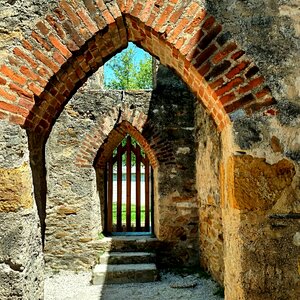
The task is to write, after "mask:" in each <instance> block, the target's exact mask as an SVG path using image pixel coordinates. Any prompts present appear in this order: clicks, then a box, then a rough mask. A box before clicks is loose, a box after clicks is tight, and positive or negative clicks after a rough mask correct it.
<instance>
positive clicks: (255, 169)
mask: <svg viewBox="0 0 300 300" xmlns="http://www.w3.org/2000/svg"><path fill="white" fill-rule="evenodd" d="M228 174H231V176H232V177H231V178H229V182H228V188H229V193H228V195H229V203H230V206H231V207H233V208H236V209H240V210H268V209H271V208H272V207H273V206H274V205H275V203H276V202H277V201H278V199H279V198H280V196H281V194H282V192H283V191H284V189H285V188H286V187H288V186H289V185H290V184H291V182H292V180H293V177H294V175H295V167H294V165H293V164H292V163H291V162H290V161H289V160H287V159H282V160H280V161H279V162H278V163H276V164H273V165H270V164H268V163H266V161H265V159H263V158H256V157H252V156H250V155H244V156H233V157H231V160H230V163H229V169H228Z"/></svg>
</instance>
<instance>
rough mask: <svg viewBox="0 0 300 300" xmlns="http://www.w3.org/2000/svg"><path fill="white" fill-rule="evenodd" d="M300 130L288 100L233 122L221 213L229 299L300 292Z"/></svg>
mask: <svg viewBox="0 0 300 300" xmlns="http://www.w3.org/2000/svg"><path fill="white" fill-rule="evenodd" d="M299 127H300V107H299V106H297V104H291V103H288V102H286V101H283V102H281V103H278V104H277V105H274V106H273V107H271V108H269V109H268V110H266V111H263V112H261V113H257V114H255V115H253V116H251V117H247V118H245V117H244V118H242V117H237V119H235V121H234V124H233V128H234V135H233V138H234V140H235V149H234V153H235V155H233V156H232V155H230V157H229V158H228V160H226V159H225V160H224V162H225V168H226V169H225V172H224V174H227V178H225V182H224V190H226V191H227V193H226V197H227V198H225V199H224V200H223V203H224V206H223V208H224V209H223V213H222V215H223V224H224V223H225V224H226V226H225V227H224V228H226V230H225V232H224V237H225V238H224V246H225V247H224V249H226V251H225V257H224V260H225V286H226V287H228V290H227V295H231V296H232V298H233V299H239V298H245V299H266V298H268V299H294V298H297V297H298V295H299V293H300V290H299V274H300V273H299V253H300V251H299V243H298V242H297V236H298V234H299V231H300V222H299V218H300V215H299V213H300V202H299V199H300V198H299V197H300V188H299V187H300V184H299V180H300V179H299V178H300V177H299V174H300V173H299V150H300V140H299ZM223 138H225V139H230V137H229V136H225V135H224V136H223ZM231 151H232V150H231ZM225 157H226V156H225ZM226 161H227V163H226ZM226 166H227V167H226ZM230 174H231V175H230ZM225 177H226V176H225ZM232 248H234V249H236V251H235V253H233V252H230V251H229V249H232ZM232 270H235V271H236V270H240V273H239V275H238V274H237V273H235V274H234V272H235V271H234V272H233V271H232ZM242 270H244V271H242ZM229 287H230V288H229ZM229 299H230V298H229Z"/></svg>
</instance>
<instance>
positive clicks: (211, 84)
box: [209, 78, 224, 90]
mask: <svg viewBox="0 0 300 300" xmlns="http://www.w3.org/2000/svg"><path fill="white" fill-rule="evenodd" d="M222 84H224V79H223V78H219V79H217V80H216V81H214V82H212V83H210V84H209V86H210V87H211V88H212V89H213V90H214V89H215V88H218V87H220V86H221V85H222Z"/></svg>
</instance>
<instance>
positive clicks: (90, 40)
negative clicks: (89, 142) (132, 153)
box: [0, 0, 300, 300]
mask: <svg viewBox="0 0 300 300" xmlns="http://www.w3.org/2000/svg"><path fill="white" fill-rule="evenodd" d="M171 2H172V3H171ZM63 3H64V4H63ZM66 3H69V4H70V5H68V4H66ZM87 3H91V2H90V1H57V0H53V1H44V0H38V1H33V0H24V1H21V0H16V1H10V0H7V1H1V3H0V27H1V36H0V58H1V78H0V89H1V93H0V97H1V101H0V109H1V111H0V119H1V120H6V121H7V123H5V124H4V123H3V130H2V131H1V137H2V135H3V136H4V134H2V133H3V132H5V131H4V130H6V129H7V130H8V131H9V132H10V131H12V132H14V130H15V128H16V127H14V128H13V127H11V126H10V125H8V123H14V124H21V125H22V126H24V127H26V128H28V129H30V130H31V131H35V130H36V131H37V132H39V131H43V130H44V131H46V130H47V129H49V128H50V127H51V125H52V121H54V120H55V119H56V117H57V115H58V113H59V112H60V111H61V110H62V109H63V107H64V105H65V104H66V102H67V101H68V100H69V98H70V95H72V94H74V93H75V92H76V90H77V89H78V87H79V86H80V85H82V84H83V82H84V81H85V80H86V78H87V77H88V76H89V75H90V74H91V73H92V72H93V71H95V69H96V67H97V66H98V65H99V64H100V63H99V61H102V58H104V60H106V59H109V57H110V56H111V55H113V54H115V53H116V52H117V51H118V50H120V49H121V48H122V47H123V46H125V44H126V43H127V40H128V37H129V39H130V40H134V41H136V42H137V43H139V44H141V45H142V46H143V47H145V49H147V50H148V51H150V52H151V53H153V54H155V55H156V56H157V57H160V58H161V60H162V61H163V62H164V63H165V64H167V65H171V66H173V67H174V68H175V69H176V70H177V72H178V73H179V74H181V76H182V78H184V79H185V80H186V82H188V83H189V85H190V88H191V89H192V90H193V91H194V92H195V94H197V97H198V100H199V101H202V102H203V103H204V105H205V106H206V107H207V110H208V111H209V112H210V113H211V115H212V117H213V118H214V121H215V122H216V123H217V125H218V129H219V130H220V131H222V130H223V131H222V134H221V138H222V162H221V166H222V167H221V170H224V173H223V175H222V176H221V179H222V182H221V186H222V193H221V199H222V201H221V203H222V204H223V206H222V223H223V231H224V232H223V234H224V265H225V272H224V278H225V279H224V282H225V290H226V298H227V299H251V300H253V299H261V298H263V299H265V298H271V297H273V298H274V299H276V298H283V299H295V298H297V297H298V294H299V290H298V287H299V241H298V238H297V237H298V236H299V232H300V229H299V223H298V220H299V212H300V209H299V147H300V146H299V145H300V142H299V133H298V131H299V98H300V97H299V72H298V70H299V45H298V44H299V43H298V40H299V4H298V1H297V0H289V1H282V0H264V1H260V0H247V1H240V0H224V1H216V0H208V1H200V0H199V1H198V0H191V1H189V0H187V1H178V2H176V1H159V2H158V1H157V2H155V3H154V1H153V2H149V3H148V2H147V7H148V8H149V6H148V5H150V7H152V8H153V10H152V12H153V14H151V15H150V14H149V13H147V9H138V7H144V6H143V4H146V2H145V1H138V0H135V1H132V2H131V1H130V2H127V3H132V4H134V5H132V7H131V8H130V7H129V6H124V3H125V2H123V1H109V2H105V3H106V4H107V7H106V9H105V10H103V11H102V10H100V9H99V7H96V8H95V7H93V6H90V5H88V4H87ZM97 3H100V1H97ZM117 3H118V4H120V11H121V12H120V11H119V10H118V9H119V8H118V7H117V6H116V4H117ZM175 3H176V4H175ZM169 4H171V5H173V4H175V6H173V7H172V8H174V10H173V11H172V13H169V14H168V13H167V12H168V10H170V7H169ZM185 4H186V5H187V6H185ZM198 4H199V5H198ZM154 5H155V7H154ZM55 7H57V8H58V10H54V8H55ZM70 9H71V12H72V11H74V13H78V14H82V13H84V14H86V15H87V16H88V17H89V20H91V22H90V23H89V25H90V26H88V27H89V28H87V25H86V24H85V23H84V20H82V18H80V17H79V15H78V16H76V15H75V17H74V15H73V18H70V17H69V14H68V13H67V12H66V11H69V12H70ZM93 9H96V13H94V12H95V10H94V12H93ZM191 11H194V12H195V11H197V14H196V13H195V14H191ZM103 12H105V13H106V16H109V20H112V23H111V24H112V25H111V26H106V25H107V24H105V25H103V26H106V27H105V30H102V27H101V26H102V25H99V24H101V23H97V17H98V16H101V17H102V16H105V14H104V13H103ZM115 13H116V14H115ZM118 13H119V14H118ZM139 13H141V15H139ZM133 15H134V17H133ZM212 15H213V16H214V17H215V18H216V21H217V23H216V22H215V20H214V18H213V17H212ZM150 16H151V19H152V21H151V22H150V23H151V24H152V25H150V26H148V27H147V26H145V25H144V23H145V22H146V18H148V17H150ZM38 21H39V22H38ZM98 21H99V19H98ZM120 21H121V22H120ZM136 21H137V22H136ZM37 22H38V24H39V26H40V28H43V29H44V31H43V30H42V31H43V32H45V28H44V27H43V26H45V27H46V29H47V28H48V30H49V32H50V34H49V32H47V30H46V32H47V33H46V34H44V33H42V32H41V31H40V29H39V28H38V26H35V24H36V23H37ZM117 22H119V23H118V25H120V27H119V26H118V25H117V26H116V24H117ZM96 23H97V24H96ZM220 23H221V24H222V27H220ZM70 24H71V27H70ZM76 24H77V25H76ZM68 25H69V26H68ZM169 25H171V27H169ZM94 26H95V27H94ZM97 26H100V27H101V28H99V27H97ZM199 27H200V28H199ZM95 28H96V29H95ZM107 28H108V29H109V30H110V32H107V31H106V29H107ZM116 28H118V29H120V31H119V32H118V31H117V30H116V31H113V29H116ZM98 29H99V32H98V33H95V32H96V31H97V30H98ZM111 29H112V30H111ZM199 29H200V30H199ZM77 31H78V33H80V35H79V34H77ZM127 33H128V36H127ZM50 37H51V38H50ZM53 37H54V39H53ZM102 37H103V39H102ZM112 37H113V39H112ZM51 40H52V41H51ZM57 40H58V41H59V42H60V43H61V44H57V43H56V46H58V45H60V46H58V47H56V46H55V45H53V43H52V42H53V41H56V42H57ZM111 40H113V44H114V45H111V43H110V41H111ZM99 41H100V42H99ZM76 43H78V44H76ZM105 43H106V44H105ZM104 44H105V47H102V45H104ZM95 45H97V47H95ZM186 45H189V47H196V46H199V47H198V48H197V51H195V53H196V54H197V59H194V60H193V61H192V62H190V59H191V56H189V57H188V56H187V53H186V51H189V50H191V49H190V48H188V49H187V50H186ZM77 46H78V47H77ZM15 47H18V48H15ZM76 47H77V48H76ZM108 48H109V50H107V49H108ZM47 49H48V50H47ZM95 49H98V50H99V49H100V50H99V52H97V51H95ZM61 51H62V52H61ZM68 51H69V52H68ZM63 53H64V54H65V55H66V56H70V57H68V58H66V57H64V56H63ZM92 53H93V55H94V54H95V55H94V56H93V55H92ZM187 58H188V59H187ZM202 58H203V59H205V64H204V63H203V62H204V61H203V60H202ZM227 58H228V59H229V61H228V59H227ZM78 62H80V64H81V65H79V63H78ZM248 62H250V65H249V64H248ZM202 63H203V66H202V67H201V68H198V66H199V65H200V66H201V64H202ZM245 66H246V69H245ZM258 67H259V68H258ZM82 68H83V69H82ZM228 70H230V71H228ZM250 70H251V71H250ZM30 71H32V72H30ZM231 71H232V72H231ZM248 71H250V73H248ZM229 72H230V74H229ZM77 74H78V75H77ZM203 74H204V75H203ZM232 74H233V75H232ZM202 75H203V76H205V77H203V76H202ZM227 75H228V76H229V77H231V76H233V77H231V78H230V79H229V78H228V76H227ZM261 75H262V77H261ZM253 76H254V77H253ZM239 77H242V79H241V78H239ZM34 78H36V79H34ZM66 78H71V81H68V85H66V83H67V81H66ZM243 80H244V81H243ZM220 85H221V87H220ZM56 92H57V93H56ZM214 92H217V93H218V95H217V96H218V97H216V95H215V94H214ZM53 93H54V94H55V95H52V94H53ZM240 93H242V95H241V94H240ZM271 94H272V95H271ZM251 95H252V96H251ZM272 97H274V98H272ZM253 99H254V100H253ZM275 100H276V101H277V104H276V105H274V106H269V105H271V104H275ZM226 101H229V102H230V101H231V102H230V103H229V104H228V103H227V104H228V105H226ZM249 101H250V103H249ZM266 105H267V106H268V107H267V108H266V109H264V108H263V107H265V106H266ZM224 107H225V109H226V112H227V113H228V114H227V113H225V111H224ZM180 109H182V107H180ZM230 111H234V112H233V113H230ZM255 111H256V112H258V113H254V114H253V112H255ZM176 114H178V115H180V110H179V108H178V109H175V107H174V113H173V115H176ZM165 115H166V116H167V117H169V115H168V114H165ZM170 115H171V116H173V115H172V114H170ZM192 115H193V114H192ZM228 116H229V117H230V118H231V121H232V123H231V122H229V120H228ZM190 119H191V117H190ZM1 129H2V128H1ZM18 130H19V129H18ZM20 132H23V133H22V134H24V131H22V130H20ZM169 132H170V130H169ZM212 139H213V140H214V139H215V138H212ZM25 140H26V138H25V135H24V139H22V140H18V143H21V144H22V145H23V146H24V145H25V144H27V141H25ZM9 141H10V142H11V143H13V139H9ZM3 145H5V147H4V146H3V149H1V150H3V151H1V155H2V153H5V155H4V157H5V156H6V154H7V155H8V156H9V155H11V154H12V153H17V152H14V151H15V145H11V144H9V143H8V144H7V141H5V142H4V143H3ZM6 145H7V147H6ZM23 146H22V147H23ZM24 149H25V150H26V149H27V148H26V147H25V146H24ZM178 149H179V148H178ZM31 150H32V149H31ZM34 150H36V149H34ZM185 151H188V149H186V150H184V151H183V152H185ZM37 152H39V149H38V151H37ZM40 152H41V151H40ZM181 152H182V149H181ZM175 153H176V151H175ZM39 155H41V156H40V157H41V159H40V160H32V161H31V162H32V168H33V173H34V172H35V169H36V168H37V167H36V165H34V163H35V162H38V161H42V154H41V153H40V154H39ZM182 155H184V154H182ZM21 156H22V155H21ZM203 156H205V155H203ZM243 156H245V158H243ZM199 157H200V156H199ZM5 160H6V159H5ZM14 160H16V161H17V162H19V159H18V155H14V154H13V157H12V160H6V161H8V162H9V166H6V165H4V167H2V166H1V168H2V169H1V170H2V171H1V178H0V179H1V188H2V190H1V194H0V198H1V199H5V197H3V196H2V195H4V194H5V193H7V192H8V190H9V189H10V188H9V189H5V188H3V187H4V186H5V185H6V184H7V182H8V183H9V186H10V187H13V190H14V191H15V195H18V196H17V197H16V198H15V199H14V200H15V201H14V204H13V203H12V204H10V203H8V202H7V201H6V200H7V199H5V200H4V202H2V207H5V213H4V212H2V213H1V218H2V222H1V226H3V228H5V229H7V228H10V226H11V223H14V217H16V219H18V221H20V222H24V223H25V224H26V226H25V227H26V228H32V230H34V232H35V230H37V225H36V223H34V222H35V221H34V218H35V217H33V216H35V214H36V213H35V212H34V210H32V211H31V208H29V207H28V200H29V198H28V197H27V196H25V195H26V194H27V195H28V194H29V190H30V191H31V190H32V186H31V185H28V187H27V188H25V191H26V193H25V194H24V197H23V194H22V195H20V193H19V191H18V190H17V187H19V186H24V185H25V181H22V180H21V181H20V179H19V178H18V182H17V184H18V185H16V181H15V180H16V176H14V174H16V173H17V172H18V170H17V169H19V168H22V172H24V170H25V174H27V175H26V176H24V179H25V180H26V178H30V175H29V172H28V169H26V168H27V166H28V160H24V163H25V166H23V165H22V164H19V163H17V164H16V165H14V163H15V161H14ZM11 161H12V162H11ZM249 161H250V162H251V163H250V165H249V164H248V163H245V162H249ZM22 163H23V161H22ZM26 164H27V166H26ZM290 164H292V165H290ZM251 166H252V167H253V168H252V167H251ZM281 167H282V168H283V169H282V170H281ZM3 169H4V171H3ZM11 170H13V172H10V171H11ZM20 170H21V169H20ZM169 170H172V169H167V171H169ZM182 170H183V169H182ZM258 170H259V171H261V173H260V174H258V177H257V180H255V181H254V183H255V184H254V186H253V185H250V187H251V188H253V189H254V190H257V191H265V190H266V191H269V192H270V193H269V194H270V195H271V197H269V196H268V193H262V195H260V193H258V192H253V193H250V192H249V191H251V190H250V189H249V187H248V185H247V184H246V185H245V182H246V183H247V180H246V179H247V176H246V175H247V174H251V173H252V172H254V173H255V172H258ZM274 170H275V171H274ZM288 170H289V173H286V171H288ZM182 172H183V173H182V174H183V175H185V173H184V172H185V171H184V170H183V171H182ZM37 173H41V174H43V170H40V172H37ZM22 174H24V173H22ZM243 174H244V175H243ZM277 174H278V175H280V176H279V177H280V178H281V179H279V180H278V181H277V180H275V179H274V178H275V177H277ZM286 174H287V175H286ZM293 174H294V175H293ZM8 175H9V177H8ZM157 176H159V175H158V173H157ZM170 176H171V175H170ZM87 178H89V179H90V178H91V177H89V176H87ZM212 178H213V182H214V184H215V183H216V182H217V181H216V179H215V177H214V176H212ZM163 180H164V181H167V179H166V178H165V179H163ZM36 182H37V181H36ZM274 182H276V188H275V190H276V191H275V192H273V189H274ZM11 183H13V184H11ZM175 183H176V181H175ZM240 186H241V189H239V187H240ZM233 187H234V189H233ZM264 187H265V188H266V189H264ZM235 189H237V190H235ZM158 190H159V186H158V185H157V191H158ZM170 190H171V187H170ZM43 191H45V187H44V186H43V187H42V188H41V189H40V190H36V193H43ZM192 193H193V192H191V194H192ZM206 193H208V192H207V191H206ZM244 193H246V195H247V200H248V201H247V203H245V202H244V201H243V198H244V197H243V195H244ZM13 194H14V193H13ZM179 194H180V197H181V195H183V194H184V192H183V190H180V192H179ZM189 195H190V194H189ZM158 196H159V193H158V192H157V197H158ZM36 199H37V204H38V206H39V207H40V210H39V212H40V216H41V208H43V207H42V205H41V201H42V200H43V198H42V197H40V198H38V197H37V196H36ZM165 199H167V198H165ZM193 199H194V198H193ZM40 200H41V201H40ZM173 200H174V201H176V198H175V199H172V200H170V202H171V201H173ZM5 201H6V202H5ZM165 201H166V203H167V201H169V200H165ZM4 203H5V204H4ZM204 203H205V202H204ZM249 203H250V204H249ZM16 205H17V207H18V210H16V212H14V213H12V212H9V213H7V212H6V211H7V210H8V208H9V207H11V208H13V209H15V208H16ZM184 206H188V205H186V204H184ZM211 206H212V205H210V206H209V207H211ZM256 206H257V208H259V210H257V208H256ZM27 207H28V208H27ZM178 207H180V203H179V205H178V206H177V209H178ZM207 207H208V206H207V205H205V206H204V208H205V209H206V208H207ZM28 209H29V211H31V212H32V215H31V217H30V221H28V219H27V218H26V216H24V215H23V214H22V213H21V212H23V211H26V212H28ZM156 209H157V213H158V212H159V207H156ZM189 209H190V208H189ZM205 209H204V211H205ZM176 211H177V212H178V213H181V212H183V211H184V208H182V210H181V211H179V210H176ZM190 211H193V209H190ZM214 211H215V212H216V210H214ZM193 213H194V211H193ZM197 215H198V214H197ZM41 217H43V216H41ZM63 218H66V216H65V214H64V215H63V216H62V219H63ZM182 220H183V222H185V220H184V218H182ZM274 220H275V221H274ZM216 223H217V222H216ZM28 224H29V225H28ZM42 226H43V224H42ZM170 231H171V230H169V231H168V232H170ZM2 232H3V233H4V232H9V231H8V229H7V231H1V233H2ZM174 233H176V231H175V232H174ZM158 234H159V232H158ZM168 234H169V233H168ZM166 235H167V234H166ZM179 235H181V233H180V234H179ZM15 236H16V237H17V239H16V240H17V241H18V242H19V241H23V242H24V243H25V244H26V245H28V247H29V243H30V245H33V247H35V246H36V247H35V249H36V251H39V250H37V249H38V248H39V247H40V245H37V244H38V243H39V239H38V238H37V239H36V243H37V244H36V245H34V242H33V241H31V240H30V239H29V234H28V232H25V231H19V232H17V233H15V232H13V233H10V234H9V237H10V238H13V237H15ZM33 236H35V234H33ZM182 237H183V238H184V235H183V236H182ZM23 238H24V239H23ZM2 240H3V239H2ZM183 242H184V241H183ZM268 245H271V247H268ZM22 246H23V244H22ZM17 248H18V251H19V252H18V251H16V252H14V253H10V252H9V249H7V248H6V247H5V246H4V243H2V242H1V249H4V250H3V251H4V252H3V254H1V259H0V260H1V261H3V262H4V261H7V258H3V257H11V260H12V261H13V260H16V259H17V257H18V255H19V254H18V253H20V249H21V248H22V247H19V246H18V247H17ZM271 248H272V249H271ZM28 249H29V248H28ZM39 249H40V248H39ZM282 249H287V251H288V259H286V255H284V254H285V253H284V252H283V250H282ZM32 251H33V252H34V250H32V249H31V248H30V251H28V252H25V253H27V254H28V253H29V252H32ZM17 252H18V253H17ZM27 254H26V255H25V256H24V257H23V258H24V260H23V261H22V262H23V264H24V265H26V266H28V268H27V270H28V274H32V276H33V277H35V276H36V274H37V273H38V272H39V270H40V268H41V266H42V263H38V262H39V258H40V254H39V255H37V257H36V259H35V261H36V262H37V267H36V268H35V269H34V270H33V268H31V267H30V266H31V265H32V262H33V260H32V258H31V256H30V255H27ZM258 254H261V255H258ZM1 264H2V267H3V269H5V270H7V264H6V263H1ZM9 265H10V266H9V270H10V268H11V267H13V268H15V266H14V263H13V264H9ZM8 273H10V271H9V272H6V271H3V272H2V271H1V276H2V274H4V275H3V276H6V277H5V278H7V274H8ZM16 274H17V276H18V278H17V277H14V276H15V275H16ZM24 274H25V273H24V272H19V273H13V274H10V278H12V281H10V282H9V284H10V285H11V286H13V290H16V291H18V292H17V293H18V295H19V296H18V295H17V296H15V297H19V298H20V297H23V295H22V293H23V292H24V293H25V290H24V289H23V286H25V285H26V286H31V287H32V293H33V294H32V295H33V296H32V297H30V298H39V295H38V296H34V293H36V294H35V295H37V294H39V292H34V290H35V291H40V290H39V287H38V285H39V282H38V281H34V282H35V284H31V279H30V280H29V277H30V276H31V275H30V276H28V277H27V279H26V276H23V275H24ZM282 274H284V278H283V276H282ZM39 278H41V277H39ZM278 278H280V279H282V280H278ZM20 282H22V283H20ZM0 283H1V287H2V286H4V288H3V289H2V290H3V291H5V293H6V294H5V295H4V296H3V297H4V298H5V297H6V296H7V293H10V292H8V288H7V286H8V284H7V283H8V281H6V280H1V281H0ZM20 286H21V288H20ZM257 291H260V295H259V294H257ZM28 293H29V292H28ZM30 293H31V292H30ZM24 295H25V294H24ZM270 295H271V296H270ZM1 297H2V295H1ZM7 297H10V298H12V296H11V295H9V296H7ZM24 297H27V296H24Z"/></svg>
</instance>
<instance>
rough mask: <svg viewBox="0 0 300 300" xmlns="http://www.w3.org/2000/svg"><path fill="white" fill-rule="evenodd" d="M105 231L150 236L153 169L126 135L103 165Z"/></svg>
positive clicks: (142, 153)
mask: <svg viewBox="0 0 300 300" xmlns="http://www.w3.org/2000/svg"><path fill="white" fill-rule="evenodd" d="M104 185H105V187H104V189H105V199H106V201H105V206H106V207H105V216H106V221H105V223H106V232H107V233H108V234H112V235H140V234H142V235H145V234H152V233H153V223H154V222H153V170H152V167H151V164H150V162H149V159H148V157H147V155H146V153H145V151H144V150H143V149H142V147H141V146H140V145H139V143H138V142H137V141H136V140H135V139H134V138H132V137H131V136H130V135H129V134H127V135H126V136H125V137H124V139H123V140H122V141H121V143H120V144H119V145H118V146H117V147H116V148H115V149H114V150H113V151H112V154H111V156H110V158H109V160H108V161H107V163H106V172H105V180H104Z"/></svg>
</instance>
